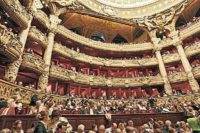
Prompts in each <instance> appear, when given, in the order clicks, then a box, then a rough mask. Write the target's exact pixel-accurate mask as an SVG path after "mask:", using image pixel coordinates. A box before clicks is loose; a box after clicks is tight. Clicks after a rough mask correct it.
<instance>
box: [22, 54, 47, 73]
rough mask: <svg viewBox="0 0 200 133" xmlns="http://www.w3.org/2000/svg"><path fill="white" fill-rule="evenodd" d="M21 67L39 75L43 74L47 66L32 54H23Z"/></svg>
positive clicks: (40, 58)
mask: <svg viewBox="0 0 200 133" xmlns="http://www.w3.org/2000/svg"><path fill="white" fill-rule="evenodd" d="M21 66H22V67H24V68H29V69H31V70H33V71H35V72H37V73H39V74H41V73H43V72H44V70H45V68H46V67H47V65H46V64H45V62H44V60H43V59H42V57H40V56H38V55H36V54H34V53H24V54H23V56H22V64H21Z"/></svg>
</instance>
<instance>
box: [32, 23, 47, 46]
mask: <svg viewBox="0 0 200 133" xmlns="http://www.w3.org/2000/svg"><path fill="white" fill-rule="evenodd" d="M28 36H29V37H30V39H32V40H34V41H36V42H38V43H40V44H41V45H42V46H43V47H47V45H48V38H47V36H46V35H45V34H44V33H42V32H41V31H39V30H38V29H37V28H36V27H35V26H32V27H31V28H30V30H29V34H28Z"/></svg>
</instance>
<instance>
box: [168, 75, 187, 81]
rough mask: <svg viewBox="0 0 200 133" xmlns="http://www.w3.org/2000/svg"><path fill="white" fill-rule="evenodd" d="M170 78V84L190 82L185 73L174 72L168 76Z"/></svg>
mask: <svg viewBox="0 0 200 133" xmlns="http://www.w3.org/2000/svg"><path fill="white" fill-rule="evenodd" d="M168 78H169V81H170V83H178V82H183V81H187V80H188V77H187V74H186V73H185V72H172V73H170V74H168Z"/></svg>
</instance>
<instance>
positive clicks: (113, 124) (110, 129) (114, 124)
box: [105, 123, 117, 133]
mask: <svg viewBox="0 0 200 133" xmlns="http://www.w3.org/2000/svg"><path fill="white" fill-rule="evenodd" d="M116 129H117V124H116V123H112V126H111V127H110V128H107V129H106V130H105V133H113V132H115V130H116Z"/></svg>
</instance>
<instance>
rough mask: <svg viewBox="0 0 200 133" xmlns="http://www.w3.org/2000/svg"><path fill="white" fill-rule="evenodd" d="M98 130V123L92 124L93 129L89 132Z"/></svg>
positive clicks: (94, 132)
mask: <svg viewBox="0 0 200 133" xmlns="http://www.w3.org/2000/svg"><path fill="white" fill-rule="evenodd" d="M97 131H98V129H97V125H96V124H93V125H92V130H90V131H89V132H88V133H96V132H97Z"/></svg>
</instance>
